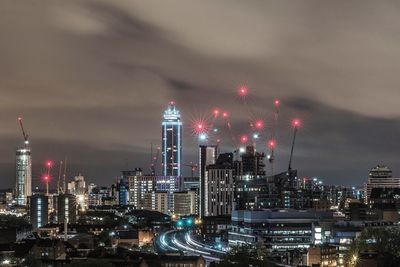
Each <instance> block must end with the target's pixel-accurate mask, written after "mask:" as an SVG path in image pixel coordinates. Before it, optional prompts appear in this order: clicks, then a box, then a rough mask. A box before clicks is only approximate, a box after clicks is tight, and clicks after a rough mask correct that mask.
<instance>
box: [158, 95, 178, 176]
mask: <svg viewBox="0 0 400 267" xmlns="http://www.w3.org/2000/svg"><path fill="white" fill-rule="evenodd" d="M181 162H182V121H181V114H180V112H179V110H177V109H176V107H175V102H173V101H171V102H170V103H169V106H168V108H167V109H166V110H165V112H164V116H163V121H162V169H163V172H162V173H163V176H181Z"/></svg>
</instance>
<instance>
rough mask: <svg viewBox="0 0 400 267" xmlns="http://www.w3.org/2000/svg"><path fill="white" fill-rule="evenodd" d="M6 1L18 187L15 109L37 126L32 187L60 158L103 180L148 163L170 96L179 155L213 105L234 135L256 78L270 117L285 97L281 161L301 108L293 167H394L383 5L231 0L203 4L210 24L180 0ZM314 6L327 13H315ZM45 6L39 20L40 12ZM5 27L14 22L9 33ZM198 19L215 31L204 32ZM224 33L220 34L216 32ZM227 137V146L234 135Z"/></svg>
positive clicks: (10, 166) (336, 178)
mask: <svg viewBox="0 0 400 267" xmlns="http://www.w3.org/2000/svg"><path fill="white" fill-rule="evenodd" d="M1 5H2V7H3V8H4V10H8V11H10V12H4V13H5V14H4V20H5V21H6V22H7V23H4V24H3V25H1V26H0V32H2V34H3V36H4V38H2V39H4V45H3V46H2V47H1V49H0V55H1V57H2V58H3V60H2V61H1V62H0V68H1V69H2V72H1V74H0V75H1V78H2V84H1V85H0V86H1V87H0V88H1V92H2V105H1V106H0V111H1V114H2V116H1V117H0V122H1V123H2V125H3V126H2V128H1V130H0V148H1V151H3V153H2V154H1V155H0V176H1V177H2V179H3V184H4V187H10V188H11V187H13V186H14V179H15V150H16V148H18V147H20V146H21V144H22V142H23V139H22V136H21V133H20V129H19V127H18V124H17V118H18V116H22V117H23V118H24V120H25V124H26V125H25V126H26V128H27V131H28V132H29V134H30V136H31V147H32V160H33V173H32V174H33V178H34V179H33V184H35V185H37V184H38V182H39V180H38V179H39V178H40V177H41V175H42V173H43V167H42V165H43V162H44V161H46V160H48V159H51V160H54V161H55V162H57V161H59V160H63V159H64V158H65V156H67V157H68V161H69V176H70V178H72V177H73V176H75V175H78V173H82V174H83V175H84V176H85V177H87V179H88V181H90V182H95V183H98V184H109V183H110V182H111V181H113V182H114V181H115V177H117V176H119V175H120V171H121V170H123V169H127V168H129V169H133V168H135V167H142V168H143V169H147V168H148V165H149V162H148V158H149V154H150V144H151V143H153V144H154V145H161V144H160V136H159V135H160V117H161V114H162V112H163V110H164V109H165V106H166V105H167V103H168V102H169V101H171V100H175V101H176V102H177V103H178V105H179V109H180V111H181V113H182V116H183V121H184V125H186V126H184V129H183V131H184V138H183V157H184V163H189V162H191V161H196V158H197V155H198V142H197V140H196V138H194V137H193V136H191V134H190V128H189V125H190V121H191V119H193V118H194V119H196V118H198V117H200V116H203V115H204V114H207V113H209V112H210V111H211V110H212V109H213V108H215V107H219V108H221V109H224V110H226V111H228V112H229V113H230V118H231V120H232V125H233V128H234V131H235V136H240V135H241V134H243V133H244V130H243V129H247V128H248V118H247V115H246V114H247V113H248V112H247V110H246V107H245V106H244V105H243V104H242V103H241V102H240V99H238V97H237V95H236V90H237V87H238V86H240V85H241V84H246V85H247V86H248V87H249V95H250V96H251V99H252V103H251V106H252V108H253V109H254V110H255V111H256V112H259V113H263V114H264V115H265V116H264V119H265V122H266V125H267V126H268V125H269V124H270V122H271V118H268V116H271V114H272V107H273V100H274V99H275V98H278V99H280V100H281V102H282V109H281V117H280V121H279V129H278V148H277V151H276V156H277V159H276V165H277V170H284V169H285V168H286V166H287V159H288V151H289V148H290V138H291V131H290V120H291V119H292V118H294V117H299V118H301V119H302V121H303V125H304V126H303V127H302V129H301V131H300V132H299V135H298V140H297V142H298V143H297V144H296V149H295V158H294V161H293V166H294V168H296V169H298V171H299V176H318V177H319V178H321V179H323V180H324V182H326V183H327V184H345V185H361V184H362V183H364V182H366V181H367V178H368V170H369V169H370V168H372V167H373V166H376V165H377V164H384V165H388V166H389V167H391V168H392V169H393V175H394V176H400V168H399V167H398V166H399V165H398V161H397V160H396V158H397V157H398V155H397V151H398V150H399V144H398V142H397V136H398V135H399V133H400V126H399V125H400V124H399V122H400V121H399V116H398V115H399V114H398V110H397V109H396V97H395V96H396V94H397V92H398V90H397V87H396V86H397V84H398V77H397V76H398V75H397V70H398V69H399V65H398V62H397V61H396V60H395V59H394V57H392V54H391V53H390V51H393V50H391V49H392V48H391V46H390V45H388V44H391V43H392V42H393V39H392V38H395V37H394V34H393V31H394V29H392V27H390V25H391V24H390V22H389V21H388V20H389V19H388V20H385V19H384V18H391V19H393V21H397V20H398V19H397V17H396V12H394V11H392V10H396V7H393V6H392V5H391V4H389V3H386V4H383V5H380V6H379V7H380V8H379V9H376V7H377V6H376V4H374V3H373V2H368V1H366V2H365V3H364V4H362V5H354V6H353V4H349V3H345V2H341V1H337V2H336V3H331V4H329V5H328V6H321V5H318V4H315V3H311V4H305V5H302V7H301V8H300V7H299V6H298V5H294V6H293V5H290V6H289V5H287V4H282V5H281V6H276V5H273V4H270V3H265V4H260V6H257V7H255V6H247V5H246V4H238V3H234V4H231V9H230V10H225V9H224V8H223V4H220V5H217V6H213V9H212V10H213V12H212V10H211V5H210V4H209V3H208V2H207V3H202V4H197V5H198V6H197V8H198V9H199V10H201V11H202V14H205V15H207V17H208V20H207V21H204V20H203V19H202V18H201V17H199V16H198V15H196V14H193V12H192V8H193V7H192V6H189V5H187V4H184V3H179V4H178V2H176V3H175V4H171V7H168V6H166V5H165V4H163V3H158V5H160V7H161V8H160V10H162V12H161V11H155V10H154V9H153V8H152V7H151V5H147V4H145V3H142V2H135V3H132V4H129V3H127V2H123V1H122V2H116V3H107V2H102V1H99V2H97V3H90V4H88V3H85V2H81V1H77V2H74V3H63V4H62V6H59V5H58V4H48V5H46V6H41V4H38V5H37V6H36V5H33V4H25V5H20V4H18V3H2V4H1ZM178 5H179V8H180V10H182V11H185V12H186V14H191V15H193V16H192V17H191V19H192V20H193V24H191V25H190V27H193V29H195V30H193V31H191V30H190V27H188V26H180V25H181V24H180V23H179V20H178V19H176V17H177V16H176V13H175V12H176V11H175V10H174V7H175V8H176V7H177V6H178ZM332 8H336V9H334V11H332ZM14 9H16V10H18V11H20V12H18V13H17V14H15V13H14V12H11V11H12V10H14ZM258 9H259V10H262V11H263V13H264V14H269V15H268V16H265V15H264V14H263V15H260V14H259V11H258ZM370 10H375V12H373V14H370V12H369V11H370ZM92 11H95V12H92ZM294 11H296V16H295V18H293V20H290V21H291V22H292V23H293V24H296V26H295V28H292V26H293V25H292V23H291V24H290V27H289V26H288V25H286V24H285V22H284V21H282V19H281V18H292V17H293V16H291V14H292V12H294ZM308 12H311V13H313V14H314V13H316V12H319V14H321V16H315V17H312V18H309V13H308ZM38 14H42V15H43V16H41V17H42V18H43V20H40V21H37V20H34V21H32V19H31V18H32V17H34V16H38ZM155 14H156V16H155ZM221 14H224V16H222V17H221V16H219V15H221ZM325 15H326V16H335V15H336V16H339V15H342V16H343V20H341V21H339V20H334V19H332V20H329V21H327V20H325V19H324V18H325V17H326V16H325ZM31 16H32V17H31ZM280 17H281V18H280ZM219 18H223V19H222V21H220V19H219ZM353 22H358V23H353ZM207 23H211V24H212V25H218V27H208V26H207V25H208V24H207ZM9 24H13V25H15V27H13V28H12V30H10V28H9V27H8V26H7V25H9ZM202 24H205V25H202ZM50 25H53V26H50ZM231 25H233V26H234V27H231ZM257 25H263V27H258V26H257ZM274 25H275V26H274ZM348 25H351V26H349V27H346V29H343V27H344V26H348ZM374 25H379V26H380V27H373V26H374ZM203 27H207V29H209V31H207V33H202V32H203V31H202V29H203ZM231 28H236V29H237V31H236V32H232V31H230V29H231ZM335 28H340V29H341V30H342V31H343V32H342V34H338V33H335V31H333V29H335ZM382 28H385V30H384V31H382V30H381V29H382ZM248 29H252V31H249V30H248ZM265 32H267V33H268V34H265ZM295 32H299V33H301V36H299V35H297V34H295ZM222 33H226V35H224V40H221V39H220V38H218V36H221V35H222ZM208 35H209V36H208ZM371 36H372V37H371ZM207 37H209V38H207ZM26 38H28V39H26ZM27 40H29V42H28V41H27ZM315 40H319V41H318V42H315ZM379 40H384V42H383V43H384V44H382V43H380V42H379ZM291 42H295V43H296V47H295V49H294V48H292V47H291V46H290V43H291ZM16 44H18V45H16ZM227 44H229V45H227ZM328 44H329V45H328ZM354 47H357V49H355V48H354ZM369 62H374V63H375V64H373V65H372V64H371V65H369V64H368V63H369ZM13 66H14V67H13ZM210 66H212V67H210ZM372 74H373V75H372ZM202 100H204V101H202ZM222 148H223V152H231V151H232V146H231V144H230V142H229V140H224V142H223V146H222ZM265 149H266V148H265ZM360 155H362V156H363V157H360ZM183 171H184V174H186V175H189V173H190V170H189V169H187V168H184V170H183Z"/></svg>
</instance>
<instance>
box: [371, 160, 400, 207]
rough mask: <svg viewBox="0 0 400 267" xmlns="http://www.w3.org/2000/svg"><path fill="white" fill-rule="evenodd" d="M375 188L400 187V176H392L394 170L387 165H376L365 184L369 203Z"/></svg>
mask: <svg viewBox="0 0 400 267" xmlns="http://www.w3.org/2000/svg"><path fill="white" fill-rule="evenodd" d="M373 188H400V178H394V177H392V170H391V169H389V168H388V167H387V166H380V165H378V166H376V167H374V168H372V169H371V171H370V172H369V177H368V183H367V184H366V186H365V203H368V201H369V197H370V195H371V191H372V189H373Z"/></svg>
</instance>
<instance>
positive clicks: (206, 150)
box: [198, 145, 217, 217]
mask: <svg viewBox="0 0 400 267" xmlns="http://www.w3.org/2000/svg"><path fill="white" fill-rule="evenodd" d="M216 157H217V147H216V146H207V145H200V147H199V198H198V199H199V203H198V207H199V215H200V217H204V216H205V210H206V208H205V195H206V193H205V186H206V185H205V180H206V171H207V166H208V165H211V164H215V160H216Z"/></svg>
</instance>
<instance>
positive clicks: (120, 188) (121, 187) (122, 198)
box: [117, 177, 129, 206]
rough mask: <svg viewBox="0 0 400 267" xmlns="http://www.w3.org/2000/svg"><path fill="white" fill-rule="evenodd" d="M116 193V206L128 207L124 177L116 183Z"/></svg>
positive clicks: (126, 181)
mask: <svg viewBox="0 0 400 267" xmlns="http://www.w3.org/2000/svg"><path fill="white" fill-rule="evenodd" d="M117 192H118V205H120V206H127V205H129V183H128V180H126V179H125V178H124V177H122V178H121V179H120V180H119V181H118V183H117Z"/></svg>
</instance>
